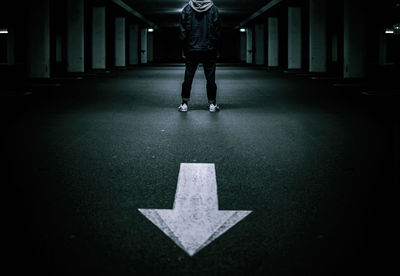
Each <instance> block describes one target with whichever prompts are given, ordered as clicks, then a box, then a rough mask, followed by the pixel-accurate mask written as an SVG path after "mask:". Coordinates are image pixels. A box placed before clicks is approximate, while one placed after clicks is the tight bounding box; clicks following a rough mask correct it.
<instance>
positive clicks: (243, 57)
mask: <svg viewBox="0 0 400 276" xmlns="http://www.w3.org/2000/svg"><path fill="white" fill-rule="evenodd" d="M246 48H247V47H246V33H245V32H240V61H242V62H246Z"/></svg>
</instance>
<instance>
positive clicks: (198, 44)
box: [178, 0, 221, 112]
mask: <svg viewBox="0 0 400 276" xmlns="http://www.w3.org/2000/svg"><path fill="white" fill-rule="evenodd" d="M180 30H181V31H180V40H181V42H182V48H183V50H182V57H183V58H184V59H185V63H186V69H185V80H184V82H183V84H182V104H181V105H180V106H179V108H178V110H179V111H181V112H186V111H187V110H188V102H189V100H190V91H191V89H192V83H193V78H194V75H195V73H196V70H197V67H198V65H199V63H202V64H203V68H204V74H205V76H206V79H207V97H208V103H209V110H210V112H216V111H219V107H218V105H217V102H216V96H217V85H216V84H215V69H216V63H217V58H218V56H219V41H220V36H221V24H220V19H219V12H218V9H217V7H216V6H215V5H214V3H213V1H211V0H190V2H189V4H188V5H186V6H185V7H184V8H183V10H182V14H181V19H180Z"/></svg>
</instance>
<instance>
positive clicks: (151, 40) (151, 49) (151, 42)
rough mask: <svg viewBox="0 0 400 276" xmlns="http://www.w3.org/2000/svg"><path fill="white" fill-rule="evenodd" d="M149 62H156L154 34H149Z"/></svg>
mask: <svg viewBox="0 0 400 276" xmlns="http://www.w3.org/2000/svg"><path fill="white" fill-rule="evenodd" d="M147 61H148V62H153V61H154V32H151V33H149V32H148V33H147Z"/></svg>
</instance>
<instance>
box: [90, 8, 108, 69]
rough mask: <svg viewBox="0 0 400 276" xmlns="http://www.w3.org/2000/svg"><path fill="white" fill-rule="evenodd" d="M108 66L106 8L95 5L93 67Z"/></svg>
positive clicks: (102, 67)
mask: <svg viewBox="0 0 400 276" xmlns="http://www.w3.org/2000/svg"><path fill="white" fill-rule="evenodd" d="M105 68H106V8H105V7H94V8H93V20H92V69H105Z"/></svg>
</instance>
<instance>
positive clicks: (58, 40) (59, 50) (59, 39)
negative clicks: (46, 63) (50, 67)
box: [56, 34, 63, 62]
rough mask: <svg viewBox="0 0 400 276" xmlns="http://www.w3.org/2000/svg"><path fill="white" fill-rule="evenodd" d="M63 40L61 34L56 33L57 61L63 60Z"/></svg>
mask: <svg viewBox="0 0 400 276" xmlns="http://www.w3.org/2000/svg"><path fill="white" fill-rule="evenodd" d="M62 48H63V40H62V35H61V34H56V62H62Z"/></svg>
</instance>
